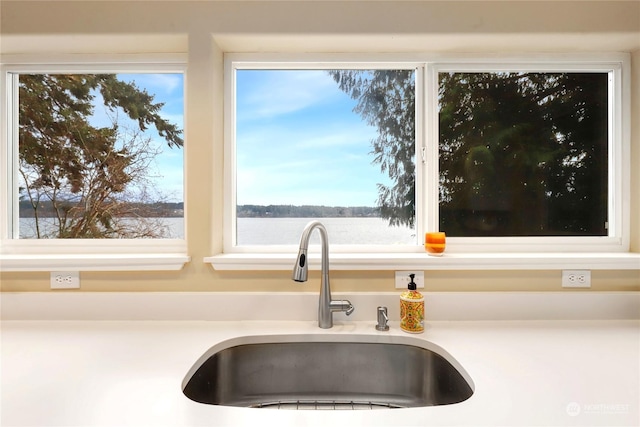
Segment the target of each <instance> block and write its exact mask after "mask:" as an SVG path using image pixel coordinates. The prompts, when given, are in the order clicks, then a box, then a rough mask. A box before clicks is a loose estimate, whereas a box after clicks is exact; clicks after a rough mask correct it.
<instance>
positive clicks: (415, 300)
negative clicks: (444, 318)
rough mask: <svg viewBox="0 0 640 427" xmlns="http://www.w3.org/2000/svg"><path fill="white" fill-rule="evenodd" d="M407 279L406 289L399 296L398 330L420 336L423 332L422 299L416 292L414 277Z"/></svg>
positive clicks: (411, 275)
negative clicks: (408, 281) (409, 280)
mask: <svg viewBox="0 0 640 427" xmlns="http://www.w3.org/2000/svg"><path fill="white" fill-rule="evenodd" d="M409 277H410V278H411V282H410V283H409V286H408V289H407V291H405V292H403V293H402V295H400V329H402V330H403V331H405V332H410V333H412V334H421V333H422V332H424V297H423V296H422V294H421V293H420V292H418V291H417V290H416V287H417V286H416V284H415V283H414V281H413V278H414V277H415V275H414V274H410V275H409Z"/></svg>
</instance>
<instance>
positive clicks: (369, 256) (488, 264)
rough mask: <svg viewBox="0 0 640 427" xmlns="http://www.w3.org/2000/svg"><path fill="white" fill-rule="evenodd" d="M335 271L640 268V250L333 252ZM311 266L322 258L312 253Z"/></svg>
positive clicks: (230, 258) (226, 264) (271, 257)
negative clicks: (430, 253) (439, 253)
mask: <svg viewBox="0 0 640 427" xmlns="http://www.w3.org/2000/svg"><path fill="white" fill-rule="evenodd" d="M329 259H330V266H331V269H332V270H397V269H403V270H412V269H416V270H563V269H579V270H640V253H628V252H625V253H566V252H565V253H452V254H445V255H443V256H442V257H432V256H428V255H427V254H425V253H402V254H400V253H349V254H346V253H336V254H330V256H329ZM204 262H205V263H209V264H211V265H212V266H213V268H214V269H216V270H290V269H291V268H292V267H293V264H294V262H295V254H294V253H291V254H282V253H272V254H257V253H254V254H247V253H241V254H240V253H238V254H219V255H214V256H210V257H206V258H204ZM309 267H310V268H311V269H313V270H319V269H320V257H319V255H317V254H309Z"/></svg>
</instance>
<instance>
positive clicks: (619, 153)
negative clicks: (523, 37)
mask: <svg viewBox="0 0 640 427" xmlns="http://www.w3.org/2000/svg"><path fill="white" fill-rule="evenodd" d="M354 64H355V65H354ZM505 64H508V65H507V66H505ZM340 65H345V66H348V67H349V68H371V67H372V66H376V67H383V68H401V69H406V68H413V67H414V66H415V67H416V69H417V70H418V75H417V78H416V109H417V112H416V114H425V115H426V119H425V120H424V124H425V126H424V127H426V128H427V129H424V128H423V126H422V123H423V121H420V120H417V121H416V134H417V135H416V139H417V142H416V159H420V154H421V153H420V152H419V151H420V150H421V149H422V147H425V149H426V151H425V153H426V156H427V157H426V162H429V163H434V164H436V165H437V163H438V162H437V156H438V148H437V143H433V141H437V140H438V130H437V122H438V120H437V113H434V112H435V110H436V109H437V105H436V104H435V102H436V101H435V96H428V95H427V94H428V93H437V84H438V81H437V72H438V71H445V70H447V71H448V70H451V71H464V70H475V71H480V70H481V71H492V70H495V71H505V70H506V69H508V70H513V71H572V70H576V71H585V72H586V71H589V70H592V71H601V72H602V71H607V72H610V75H612V76H613V77H614V79H615V84H614V92H613V93H612V99H614V100H615V101H616V102H615V104H612V105H611V109H610V110H611V112H612V113H611V114H612V118H611V120H612V127H613V128H612V129H611V131H610V137H611V138H610V146H609V148H610V150H611V151H610V153H611V154H610V156H609V161H610V164H609V171H610V172H609V173H610V176H609V185H610V188H612V192H613V193H614V194H612V197H611V198H610V203H611V205H610V212H614V213H615V214H616V216H615V218H612V219H611V222H613V224H612V225H613V228H612V230H613V231H612V233H611V235H610V236H608V237H593V238H591V237H581V238H579V239H580V240H579V241H577V240H576V239H575V238H573V239H571V238H569V239H567V238H561V237H529V238H449V239H448V241H447V252H446V253H445V256H443V257H429V256H427V255H426V254H425V252H424V250H423V248H422V246H420V245H412V246H381V247H380V246H352V245H340V246H337V245H336V246H333V247H331V248H330V249H331V256H330V258H331V266H332V267H331V268H332V269H342V270H389V269H396V268H412V269H438V270H448V269H469V270H487V269H489V270H513V269H529V270H549V269H570V268H579V269H631V270H640V254H638V253H630V252H629V239H630V235H629V233H630V230H629V227H630V189H629V182H630V162H629V159H630V93H631V92H630V87H631V83H630V81H631V78H630V56H629V55H628V54H624V53H605V54H557V55H555V54H539V55H535V54H534V55H445V54H410V55H395V54H394V55H374V56H371V55H349V54H333V55H313V54H310V55H304V54H300V55H290V54H287V55H282V54H227V55H225V162H224V165H225V176H224V179H225V188H224V191H225V199H224V200H225V210H224V230H223V236H224V238H223V247H224V249H223V253H221V254H217V255H213V256H209V257H205V258H204V261H205V262H207V263H211V264H212V266H213V267H214V268H215V269H218V270H288V269H290V268H291V266H292V265H293V264H292V263H293V262H294V259H295V254H296V253H297V247H295V246H293V245H287V246H234V240H235V238H234V236H235V215H234V213H233V212H232V209H233V207H235V206H236V200H235V144H234V140H235V136H234V134H233V133H234V131H235V122H234V114H233V112H234V107H233V99H234V96H235V93H234V84H235V82H234V79H233V76H234V73H233V71H234V70H235V69H243V68H245V69H246V68H253V69H256V68H273V67H275V66H278V67H280V66H281V67H285V68H286V67H291V66H294V67H295V68H298V69H300V68H307V69H318V68H326V69H329V68H332V67H337V66H340ZM421 73H426V76H425V85H424V87H420V83H419V82H420V78H419V77H418V76H419V75H420V74H421ZM434 89H435V91H434ZM612 138H615V139H616V140H617V141H620V143H619V144H616V143H614V142H613V141H614V140H613V139H612ZM429 142H431V143H429ZM416 170H417V173H416V180H420V181H421V182H422V184H423V185H422V186H423V190H422V191H418V192H417V193H418V194H416V205H418V204H420V205H421V206H425V202H426V200H430V199H433V192H434V191H437V187H436V186H433V185H431V186H429V185H426V183H427V180H434V179H435V178H437V176H438V170H437V168H429V172H428V174H429V175H428V176H427V173H426V172H423V168H419V167H417V168H416ZM431 182H437V179H435V181H431ZM611 208H613V210H611ZM428 209H430V210H431V211H430V212H428V213H426V214H425V215H422V216H417V217H416V231H417V233H418V235H419V236H421V235H424V231H425V230H435V229H437V224H438V221H437V210H438V208H437V206H434V205H432V206H429V208H428ZM329 240H331V238H330V236H329ZM550 244H553V252H549V249H548V248H547V249H546V252H543V251H541V250H540V247H541V246H542V245H545V246H547V247H548V246H549V245H550ZM314 253H315V254H316V256H314ZM318 253H319V250H318V249H317V248H316V249H313V248H312V249H311V250H310V255H309V258H310V265H311V267H312V268H319V258H318V255H317V254H318Z"/></svg>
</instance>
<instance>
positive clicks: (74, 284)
mask: <svg viewBox="0 0 640 427" xmlns="http://www.w3.org/2000/svg"><path fill="white" fill-rule="evenodd" d="M79 288H80V272H78V271H52V272H51V289H79Z"/></svg>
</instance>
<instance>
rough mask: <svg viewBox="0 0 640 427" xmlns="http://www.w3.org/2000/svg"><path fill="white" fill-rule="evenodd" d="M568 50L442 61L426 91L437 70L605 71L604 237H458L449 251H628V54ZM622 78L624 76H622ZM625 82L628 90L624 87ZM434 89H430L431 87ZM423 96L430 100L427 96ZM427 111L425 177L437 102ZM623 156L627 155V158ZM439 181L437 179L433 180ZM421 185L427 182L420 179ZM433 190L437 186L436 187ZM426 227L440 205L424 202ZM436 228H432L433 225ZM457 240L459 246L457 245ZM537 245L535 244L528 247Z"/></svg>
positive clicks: (433, 155)
mask: <svg viewBox="0 0 640 427" xmlns="http://www.w3.org/2000/svg"><path fill="white" fill-rule="evenodd" d="M566 56H567V55H562V56H561V57H559V58H557V59H555V60H554V58H553V56H550V57H549V58H547V59H546V60H540V61H535V62H533V61H531V60H530V59H527V58H520V59H515V60H514V59H507V60H505V61H501V62H496V61H492V60H476V61H471V62H468V61H465V60H461V59H458V60H457V61H442V62H437V63H433V64H431V65H430V66H429V68H428V71H427V72H428V76H427V81H428V83H427V84H426V85H425V86H426V87H425V90H427V91H428V90H431V91H434V90H435V91H436V92H435V93H437V90H438V73H439V72H504V71H506V72H585V73H587V72H602V73H604V72H606V73H607V74H608V76H609V89H610V91H609V131H608V139H609V141H608V146H607V148H608V159H607V160H608V168H607V169H608V171H607V173H608V179H607V181H608V186H609V193H610V194H609V197H608V207H607V211H608V213H609V216H608V220H609V221H608V222H609V224H608V226H609V228H608V230H609V234H608V236H570V237H558V236H540V237H531V236H530V237H457V238H455V239H453V238H452V239H451V240H454V241H455V245H453V247H452V249H451V250H452V251H456V252H474V253H475V252H485V251H489V252H512V251H513V252H520V253H522V252H536V253H537V252H542V253H545V252H577V253H582V252H628V251H629V243H630V235H629V233H630V230H629V225H630V209H631V207H630V203H629V202H630V197H629V196H630V193H629V189H628V185H627V184H625V182H627V183H628V182H629V180H630V163H629V161H628V159H629V158H630V133H629V123H630V117H631V115H630V104H629V96H624V95H623V94H624V93H627V94H630V90H629V83H628V75H629V63H628V60H627V59H628V58H626V57H625V56H624V55H611V56H609V55H593V56H592V55H588V56H587V55H581V56H579V57H577V58H576V59H570V58H571V56H569V58H568V59H567V58H566ZM625 77H626V78H625ZM625 86H626V87H627V91H625V90H624V89H623V88H624V87H625ZM432 93H433V92H432ZM425 99H429V98H427V97H426V95H425ZM429 102H430V103H431V105H430V107H429V109H430V110H429V111H430V113H429V114H428V115H427V118H426V121H428V125H427V127H428V129H429V135H428V137H427V142H426V146H425V150H426V153H427V155H426V158H427V160H426V161H427V162H428V163H432V164H435V165H436V167H434V168H431V169H430V171H429V175H428V177H427V178H426V179H427V180H433V179H436V178H437V177H438V174H439V170H438V144H437V142H438V139H439V129H438V124H439V121H438V114H437V104H436V103H437V101H436V100H435V98H432V99H429ZM624 159H627V161H626V162H625V160H624ZM436 182H437V181H436ZM422 185H423V186H424V185H428V184H427V183H426V182H423V183H422ZM436 191H437V187H436ZM428 209H429V210H430V212H429V213H428V216H429V222H428V224H429V226H430V227H436V228H437V224H438V206H437V204H435V205H434V204H431V205H429V206H428ZM434 229H435V228H434ZM458 245H460V246H458ZM532 248H535V249H532Z"/></svg>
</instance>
